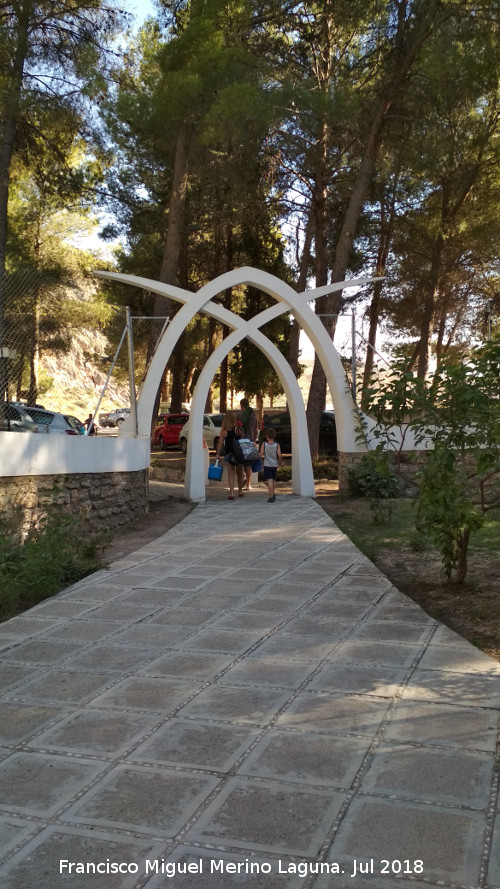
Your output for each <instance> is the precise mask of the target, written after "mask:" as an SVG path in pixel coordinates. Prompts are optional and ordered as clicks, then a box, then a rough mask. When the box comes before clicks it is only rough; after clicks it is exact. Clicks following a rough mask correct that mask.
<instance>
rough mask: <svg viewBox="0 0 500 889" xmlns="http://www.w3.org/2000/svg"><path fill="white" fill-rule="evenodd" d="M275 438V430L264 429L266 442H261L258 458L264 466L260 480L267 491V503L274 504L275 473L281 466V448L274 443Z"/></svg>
mask: <svg viewBox="0 0 500 889" xmlns="http://www.w3.org/2000/svg"><path fill="white" fill-rule="evenodd" d="M275 438H276V430H275V429H273V428H272V426H271V427H270V428H269V429H266V440H265V441H263V442H262V444H261V446H260V452H259V453H260V458H261V460H262V462H263V464H264V468H263V471H262V478H263V479H264V481H265V483H266V485H267V490H268V491H269V499H268V501H267V502H268V503H274V501H275V500H276V494H275V488H276V473H277V471H278V466H281V464H282V462H283V457H282V455H281V448H280V446H279V444H278V442H277V441H275Z"/></svg>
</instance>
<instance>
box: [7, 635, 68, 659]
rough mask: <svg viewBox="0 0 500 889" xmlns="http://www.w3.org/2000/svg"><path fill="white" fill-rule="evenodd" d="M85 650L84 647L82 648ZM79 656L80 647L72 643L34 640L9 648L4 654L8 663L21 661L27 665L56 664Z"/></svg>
mask: <svg viewBox="0 0 500 889" xmlns="http://www.w3.org/2000/svg"><path fill="white" fill-rule="evenodd" d="M82 648H83V646H82ZM76 654H78V646H77V645H75V644H74V643H71V642H54V641H51V642H49V641H47V642H41V641H38V639H32V640H30V641H29V642H21V644H20V645H15V646H13V647H12V648H9V650H8V651H6V652H5V653H4V659H5V660H7V661H16V662H19V661H21V662H22V663H25V664H56V663H57V662H58V661H62V660H64V659H65V658H67V657H70V656H71V655H73V656H74V655H76Z"/></svg>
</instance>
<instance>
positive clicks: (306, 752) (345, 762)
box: [238, 731, 368, 788]
mask: <svg viewBox="0 0 500 889" xmlns="http://www.w3.org/2000/svg"><path fill="white" fill-rule="evenodd" d="M367 747H368V742H367V741H366V740H360V739H358V738H335V737H331V736H329V735H314V734H311V733H308V732H300V733H297V732H285V731H271V732H269V733H268V734H267V735H266V736H265V737H264V738H263V739H262V740H261V741H259V742H258V744H257V745H256V747H255V748H254V750H252V752H251V753H250V755H249V756H248V757H247V758H246V759H245V761H244V762H243V763H242V765H241V766H240V768H239V770H238V771H239V773H240V774H242V775H255V776H257V775H258V776H259V777H263V778H277V779H279V778H282V779H284V780H286V781H295V782H299V783H301V784H302V783H303V784H310V785H311V786H313V785H317V786H319V787H328V786H330V787H337V788H341V787H344V788H348V787H350V785H351V783H352V781H353V779H354V776H355V775H356V772H357V771H358V769H359V767H360V765H361V763H362V762H363V759H364V757H365V755H366V751H367Z"/></svg>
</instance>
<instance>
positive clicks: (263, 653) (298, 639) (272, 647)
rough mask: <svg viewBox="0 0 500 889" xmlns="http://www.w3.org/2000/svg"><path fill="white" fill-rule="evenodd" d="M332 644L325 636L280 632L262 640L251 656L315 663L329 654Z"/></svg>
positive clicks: (331, 640) (333, 643)
mask: <svg viewBox="0 0 500 889" xmlns="http://www.w3.org/2000/svg"><path fill="white" fill-rule="evenodd" d="M284 629H285V630H286V627H285V628H284ZM334 645H335V641H334V640H333V639H329V638H327V637H325V636H310V635H309V636H305V635H299V634H298V633H297V634H294V633H286V632H280V633H276V635H274V636H272V637H271V638H270V639H267V640H266V641H265V642H263V643H262V645H261V646H259V648H258V650H257V652H255V654H254V655H253V657H270V658H278V657H282V658H283V659H285V658H286V659H290V660H293V661H307V662H309V663H311V662H313V663H316V662H317V661H320V660H322V659H323V658H325V657H326V656H327V655H328V654H330V652H331V651H332V649H333V647H334Z"/></svg>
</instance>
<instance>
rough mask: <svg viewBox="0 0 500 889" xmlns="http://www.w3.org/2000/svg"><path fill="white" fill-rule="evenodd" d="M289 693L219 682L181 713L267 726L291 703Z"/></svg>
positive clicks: (202, 693) (187, 705)
mask: <svg viewBox="0 0 500 889" xmlns="http://www.w3.org/2000/svg"><path fill="white" fill-rule="evenodd" d="M289 695H290V692H289V691H288V690H283V689H279V688H255V687H253V686H249V687H248V688H247V687H245V686H243V685H229V684H222V683H221V682H217V683H216V684H215V685H213V686H211V687H210V688H207V689H205V690H204V691H202V692H200V694H199V695H197V696H196V698H195V699H194V700H193V701H191V702H190V703H189V704H186V706H184V707H183V708H182V710H181V711H180V715H181V716H183V717H184V716H188V717H194V718H197V719H210V720H212V719H213V720H221V719H222V720H229V721H232V722H236V723H248V724H250V725H265V724H267V723H268V722H269V721H270V720H271V719H272V718H273V716H274V715H275V714H276V713H277V711H278V710H279V709H280V707H282V706H283V705H284V704H285V702H286V701H287V700H288V697H289Z"/></svg>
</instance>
